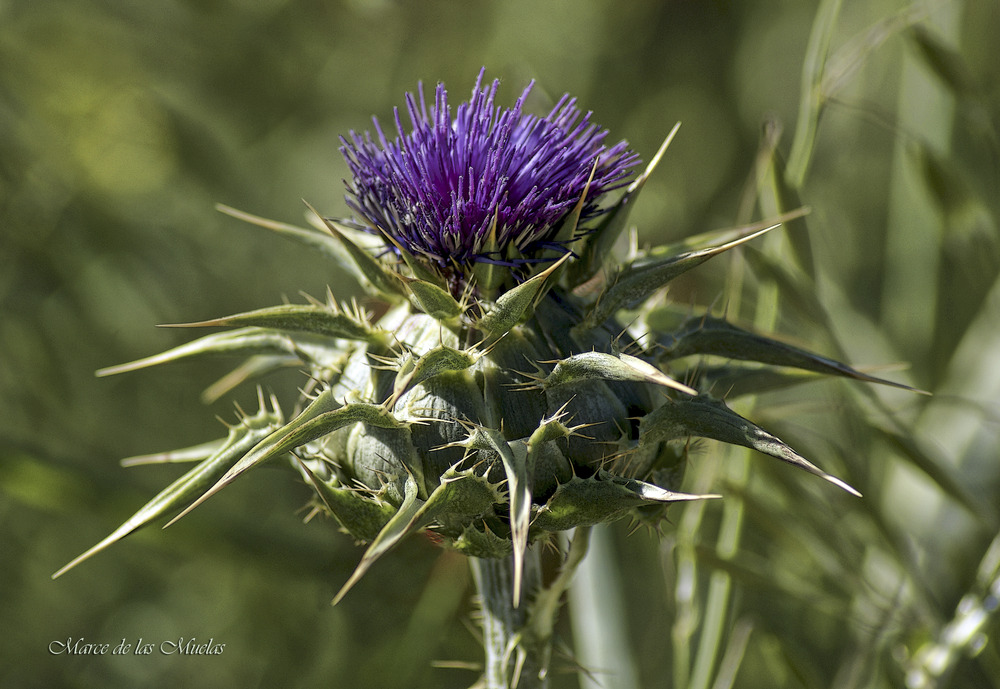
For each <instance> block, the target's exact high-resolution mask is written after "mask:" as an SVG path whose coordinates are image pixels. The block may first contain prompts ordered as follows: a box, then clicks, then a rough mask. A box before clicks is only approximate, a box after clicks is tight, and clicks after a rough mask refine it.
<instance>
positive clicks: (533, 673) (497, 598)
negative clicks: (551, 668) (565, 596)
mask: <svg viewBox="0 0 1000 689" xmlns="http://www.w3.org/2000/svg"><path fill="white" fill-rule="evenodd" d="M469 562H470V564H471V566H472V576H473V579H474V580H475V582H476V589H477V590H478V591H479V597H480V601H481V606H482V629H483V646H484V647H485V650H486V671H485V674H484V680H485V688H486V689H511V688H512V687H515V686H516V687H517V688H518V689H545V688H546V687H547V686H548V665H549V658H550V657H551V655H552V653H551V650H552V649H551V639H550V638H549V639H539V638H538V637H537V635H535V634H532V633H531V630H530V629H529V627H528V613H529V610H528V604H527V601H530V600H532V599H533V598H534V597H535V595H536V594H537V593H538V591H539V589H540V586H541V565H540V561H539V552H538V549H537V548H528V550H527V552H526V553H525V555H524V574H523V577H522V580H521V600H520V601H518V602H517V605H515V602H514V562H513V558H499V559H479V558H469Z"/></svg>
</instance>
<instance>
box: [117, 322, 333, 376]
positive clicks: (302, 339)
mask: <svg viewBox="0 0 1000 689" xmlns="http://www.w3.org/2000/svg"><path fill="white" fill-rule="evenodd" d="M327 344H328V343H326V342H324V341H323V340H318V339H315V338H314V336H312V335H311V333H299V334H297V335H294V336H292V335H289V334H288V333H284V332H281V331H278V330H270V329H267V328H256V327H248V328H239V329H237V330H232V331H228V332H220V333H212V334H211V335H206V336H205V337H200V338H198V339H197V340H193V341H191V342H187V343H185V344H182V345H180V346H178V347H174V348H173V349H168V350H167V351H165V352H160V353H159V354H154V355H153V356H149V357H145V358H142V359H137V360H135V361H130V362H128V363H126V364H119V365H117V366H108V367H107V368H102V369H100V370H99V371H97V375H98V376H111V375H115V374H118V373H125V372H127V371H136V370H138V369H142V368H148V367H150V366H157V365H159V364H164V363H167V362H171V361H178V360H180V359H185V358H187V357H191V356H200V355H202V354H241V355H259V354H286V355H290V356H294V357H296V358H298V359H302V358H307V359H310V358H313V357H312V354H313V353H318V352H319V351H320V350H327V349H329V347H328V346H327Z"/></svg>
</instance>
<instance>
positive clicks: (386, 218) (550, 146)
mask: <svg viewBox="0 0 1000 689" xmlns="http://www.w3.org/2000/svg"><path fill="white" fill-rule="evenodd" d="M484 71H485V70H484ZM482 79H483V72H480V74H479V78H478V79H477V80H476V84H475V87H474V88H473V91H472V97H471V99H470V100H469V101H467V102H463V103H461V104H460V105H459V106H458V107H457V109H456V110H457V112H456V114H455V116H454V118H452V113H451V109H450V108H449V106H448V94H447V92H446V91H445V88H444V85H443V84H438V86H437V90H436V91H435V94H434V103H433V105H432V107H431V108H430V109H428V108H427V104H426V102H425V100H424V94H423V88H422V86H421V87H420V88H419V89H418V92H417V93H418V97H417V98H414V96H413V94H407V95H406V106H407V111H408V113H409V118H410V122H411V125H412V129H411V131H410V133H408V134H407V133H405V132H404V130H403V124H402V122H401V120H400V114H399V110H398V108H397V109H396V110H395V111H394V119H395V123H396V131H397V132H398V136H397V137H396V138H395V139H392V140H390V139H389V137H388V136H386V134H385V132H384V131H383V130H382V127H381V125H380V124H379V122H378V119H376V118H373V121H374V124H375V133H376V137H377V138H376V139H375V140H373V139H372V136H371V134H369V133H368V132H365V133H364V134H363V135H361V136H359V135H358V134H356V133H355V132H353V131H352V132H351V133H350V140H348V139H347V138H344V137H341V141H342V142H343V146H342V147H341V149H340V150H341V153H343V155H344V158H345V159H346V160H347V164H348V166H349V167H350V170H351V174H352V176H353V179H352V180H351V181H350V182H346V183H347V187H348V194H347V203H348V205H349V206H350V207H351V209H352V210H353V211H354V212H355V214H356V218H357V220H358V221H359V222H360V223H361V224H362V225H364V226H366V227H368V228H371V229H374V230H376V231H378V232H380V233H384V234H385V235H388V236H390V237H392V238H393V239H395V241H396V242H398V243H399V244H400V245H401V246H402V247H404V248H405V249H406V250H407V251H409V252H410V253H411V254H413V255H414V256H418V257H423V258H424V259H425V260H428V261H430V262H432V263H434V264H436V265H438V266H446V265H449V266H456V265H458V266H463V265H464V266H468V265H470V264H472V263H474V262H477V261H485V262H491V263H501V264H508V265H517V264H519V263H527V262H532V261H534V260H538V259H539V256H538V254H540V252H541V251H542V250H543V249H546V248H554V247H558V246H559V245H558V244H557V243H555V242H554V238H555V235H556V233H557V232H558V229H559V223H560V221H561V220H562V219H563V218H564V217H565V216H566V214H567V213H569V212H570V211H571V210H572V209H573V207H574V206H575V205H576V204H577V203H578V202H579V200H580V197H581V196H582V195H583V193H584V190H585V189H586V190H587V196H586V200H585V202H584V208H583V213H582V214H581V218H580V223H581V225H582V224H583V223H585V222H586V221H588V220H590V219H592V218H594V217H595V216H597V215H599V214H600V213H601V212H603V211H602V209H601V208H600V207H599V205H598V204H599V200H600V197H601V196H602V195H603V194H605V193H606V192H608V191H611V190H613V189H617V188H619V187H621V186H623V185H625V184H627V183H628V182H629V179H630V177H631V169H632V168H633V167H634V166H635V165H637V164H638V163H639V157H638V156H637V155H636V154H635V153H634V152H632V151H631V150H629V148H628V144H627V143H626V142H624V141H622V142H620V143H618V144H616V145H615V146H611V147H610V148H609V147H607V146H605V145H604V144H603V141H604V139H605V137H606V136H607V133H608V132H607V131H606V130H602V129H601V128H600V127H599V126H598V125H596V124H593V123H592V122H591V121H590V117H591V114H590V113H586V114H584V115H582V116H581V113H580V111H579V110H578V109H577V107H576V99H574V98H570V97H569V96H568V95H565V96H563V97H562V98H561V99H560V100H559V102H558V103H556V105H555V107H554V108H553V109H552V111H551V112H550V113H549V114H548V115H547V116H546V117H538V116H535V115H530V114H525V113H523V112H522V107H523V105H524V101H525V98H526V97H527V95H528V92H529V91H530V90H531V88H532V86H533V85H534V82H532V83H530V84H528V86H527V88H525V90H524V92H523V93H522V94H521V97H520V98H518V99H517V102H516V103H515V104H514V107H513V108H501V107H498V106H496V105H494V99H495V96H496V92H497V89H498V87H499V84H500V82H499V80H495V81H494V82H493V83H492V84H491V85H490V86H489V87H487V88H481V83H482ZM595 161H596V162H597V166H596V169H595V167H594V163H595ZM592 171H593V173H594V177H593V180H591V182H590V186H589V188H588V187H587V180H588V179H589V178H590V174H591V172H592ZM494 220H495V221H496V240H497V245H498V247H499V249H498V250H496V251H492V252H490V251H488V245H487V242H488V240H489V237H490V233H491V228H492V226H493V223H494ZM564 250H568V249H565V248H564Z"/></svg>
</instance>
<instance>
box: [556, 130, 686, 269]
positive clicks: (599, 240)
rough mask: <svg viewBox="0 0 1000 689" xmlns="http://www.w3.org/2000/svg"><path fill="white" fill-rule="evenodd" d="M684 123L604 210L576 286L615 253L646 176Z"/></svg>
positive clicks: (578, 264) (581, 263) (586, 249)
mask: <svg viewBox="0 0 1000 689" xmlns="http://www.w3.org/2000/svg"><path fill="white" fill-rule="evenodd" d="M680 127H681V123H680V122H678V123H677V124H675V125H674V128H673V129H671V130H670V133H669V134H667V138H666V139H664V140H663V143H662V144H660V148H659V150H657V152H656V155H654V156H653V158H652V159H651V160H650V161H649V165H647V166H646V169H645V170H644V171H643V173H642V174H641V175H639V176H638V177H636V178H635V179H634V180H632V183H631V184H629V185H628V187H627V188H626V189H625V193H624V194H622V196H621V198H619V199H618V202H617V203H615V205H614V206H612V207H611V208H610V209H609V210H608V211H607V213H605V214H604V217H603V218H602V219H601V222H600V224H599V225H598V226H597V228H596V229H595V230H594V231H593V232H592V233H591V234H589V235H588V236H587V244H586V246H584V248H583V250H582V251H581V254H580V260H578V261H576V262H575V263H574V265H573V267H572V268H571V275H572V276H573V284H572V286H573V287H578V286H580V285H582V284H584V283H586V282H588V281H589V280H590V279H591V278H592V277H594V275H596V274H597V273H598V272H600V271H601V270H602V269H603V267H604V265H605V263H606V262H607V260H608V259H609V257H610V256H611V255H612V253H613V252H612V249H613V248H614V245H615V242H617V241H618V237H619V236H620V235H621V233H622V231H623V230H624V229H625V224H626V222H627V221H628V215H629V211H631V210H632V206H634V205H635V201H636V199H637V198H638V196H639V192H640V191H642V188H643V187H644V186H645V185H646V180H648V179H649V177H650V175H652V174H653V170H655V169H656V166H657V165H658V164H659V162H660V160H661V159H662V158H663V154H664V153H666V152H667V148H668V147H669V146H670V142H671V141H673V140H674V136H675V135H676V134H677V130H678V129H680Z"/></svg>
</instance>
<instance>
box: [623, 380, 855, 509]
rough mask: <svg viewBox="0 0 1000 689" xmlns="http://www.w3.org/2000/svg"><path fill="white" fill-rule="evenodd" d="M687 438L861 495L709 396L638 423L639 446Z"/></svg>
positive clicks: (660, 411)
mask: <svg viewBox="0 0 1000 689" xmlns="http://www.w3.org/2000/svg"><path fill="white" fill-rule="evenodd" d="M687 436H696V437H699V438H710V439H712V440H719V441H721V442H724V443H729V444H730V445H741V446H743V447H748V448H750V449H753V450H757V451H758V452H762V453H764V454H766V455H770V456H771V457H776V458H777V459H780V460H782V461H783V462H788V463H789V464H792V465H795V466H797V467H799V468H800V469H804V470H806V471H808V472H809V473H810V474H813V475H815V476H819V477H820V478H823V479H826V480H827V481H829V482H830V483H832V484H834V485H835V486H839V487H840V488H842V489H843V490H845V491H847V492H848V493H851V494H852V495H856V496H858V497H860V496H861V493H859V492H858V491H857V490H855V489H854V488H852V487H851V486H849V485H848V484H846V483H844V482H843V481H841V480H840V479H839V478H837V477H835V476H831V475H830V474H827V473H826V472H825V471H823V470H821V469H820V468H819V467H817V466H816V465H814V464H813V463H812V462H810V461H809V460H807V459H806V458H804V457H802V456H801V455H800V454H798V453H797V452H795V450H793V449H792V448H790V447H789V446H788V445H786V444H785V443H783V442H782V441H781V440H779V439H778V438H776V437H775V436H773V435H771V434H770V433H768V432H767V431H765V430H764V429H763V428H760V427H759V426H757V425H755V424H753V423H751V422H750V421H748V420H747V419H745V418H743V417H742V416H740V415H739V414H737V413H736V412H734V411H733V410H731V409H730V408H729V407H727V406H726V405H725V403H724V402H722V401H721V400H716V399H712V398H710V397H706V396H698V397H686V398H683V399H680V400H677V401H673V400H668V401H667V402H666V404H664V405H663V406H661V407H659V408H657V409H655V410H653V411H652V412H650V413H649V414H647V415H646V416H645V417H643V418H642V420H641V421H640V422H639V442H640V443H650V442H654V443H655V442H665V441H668V440H675V439H678V438H684V437H687Z"/></svg>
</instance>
